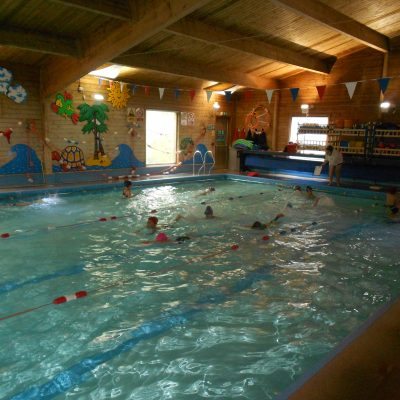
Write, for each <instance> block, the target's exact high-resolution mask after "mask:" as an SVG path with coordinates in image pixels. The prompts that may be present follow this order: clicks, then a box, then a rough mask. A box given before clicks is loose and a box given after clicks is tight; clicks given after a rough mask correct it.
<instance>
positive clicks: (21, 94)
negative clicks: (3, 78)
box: [7, 84, 27, 103]
mask: <svg viewBox="0 0 400 400" xmlns="http://www.w3.org/2000/svg"><path fill="white" fill-rule="evenodd" d="M7 96H8V97H9V98H10V99H11V100H13V101H15V102H16V103H22V102H23V101H25V99H26V96H27V94H26V90H25V89H24V88H23V87H22V86H21V85H19V84H17V85H15V86H10V87H9V88H8V92H7Z"/></svg>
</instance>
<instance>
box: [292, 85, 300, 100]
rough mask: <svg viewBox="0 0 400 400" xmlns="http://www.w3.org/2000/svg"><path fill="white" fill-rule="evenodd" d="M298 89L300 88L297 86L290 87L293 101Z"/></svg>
mask: <svg viewBox="0 0 400 400" xmlns="http://www.w3.org/2000/svg"><path fill="white" fill-rule="evenodd" d="M299 90H300V88H297V87H294V88H290V94H291V95H292V100H293V101H296V99H297V95H298V94H299Z"/></svg>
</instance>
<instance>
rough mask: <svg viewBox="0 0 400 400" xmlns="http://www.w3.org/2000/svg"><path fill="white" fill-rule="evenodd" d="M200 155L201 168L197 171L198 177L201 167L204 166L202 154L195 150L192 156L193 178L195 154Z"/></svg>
mask: <svg viewBox="0 0 400 400" xmlns="http://www.w3.org/2000/svg"><path fill="white" fill-rule="evenodd" d="M197 153H198V154H200V159H201V164H202V165H201V167H200V168H199V170H198V175H200V170H201V168H202V167H203V165H204V159H203V154H201V151H200V150H196V151H195V152H194V154H193V176H194V165H195V159H196V154H197Z"/></svg>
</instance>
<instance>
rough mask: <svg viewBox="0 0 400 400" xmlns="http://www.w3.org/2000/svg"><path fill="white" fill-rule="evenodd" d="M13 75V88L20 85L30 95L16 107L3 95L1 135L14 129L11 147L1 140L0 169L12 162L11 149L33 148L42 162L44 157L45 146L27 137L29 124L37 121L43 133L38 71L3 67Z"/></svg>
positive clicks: (30, 68)
mask: <svg viewBox="0 0 400 400" xmlns="http://www.w3.org/2000/svg"><path fill="white" fill-rule="evenodd" d="M0 66H2V67H4V68H7V69H8V70H9V71H11V72H12V74H13V79H12V81H11V84H12V85H15V84H16V83H19V84H21V85H22V86H23V87H24V88H25V90H26V91H27V93H28V96H27V99H26V101H25V102H23V103H20V104H18V103H15V102H14V101H12V100H10V99H9V98H8V97H7V96H6V95H4V94H0V131H4V130H6V129H7V128H11V129H12V130H13V133H12V135H11V143H10V144H8V142H7V140H6V138H5V137H0V166H1V165H3V164H5V163H6V162H8V161H9V160H10V159H12V158H13V154H11V147H12V146H13V145H15V144H19V143H23V144H27V145H29V146H31V147H32V148H33V149H34V150H35V152H36V153H37V155H38V157H39V158H42V157H43V143H42V142H41V141H38V140H36V139H35V138H34V137H32V136H31V135H28V133H27V129H26V127H27V121H28V120H30V119H34V120H37V121H38V129H39V130H40V129H41V108H40V99H39V83H38V79H37V77H38V71H37V70H35V69H33V68H32V67H31V66H23V65H21V64H18V65H17V64H14V65H13V64H7V63H3V62H1V63H0Z"/></svg>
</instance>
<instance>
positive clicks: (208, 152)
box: [193, 150, 215, 175]
mask: <svg viewBox="0 0 400 400" xmlns="http://www.w3.org/2000/svg"><path fill="white" fill-rule="evenodd" d="M197 154H198V155H199V156H200V160H201V163H196V162H195V161H196V155H197ZM207 155H209V156H210V158H211V160H212V162H211V163H209V164H210V168H209V170H208V175H210V174H211V170H212V169H213V168H214V165H215V158H214V155H213V153H212V151H211V150H208V151H206V152H205V153H204V157H203V155H202V154H201V151H200V150H196V151H195V152H194V154H193V175H196V174H195V165H200V168H199V169H198V171H197V175H200V173H201V170H203V174H204V175H205V174H206V164H207Z"/></svg>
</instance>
